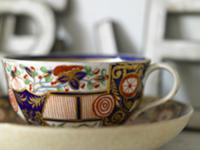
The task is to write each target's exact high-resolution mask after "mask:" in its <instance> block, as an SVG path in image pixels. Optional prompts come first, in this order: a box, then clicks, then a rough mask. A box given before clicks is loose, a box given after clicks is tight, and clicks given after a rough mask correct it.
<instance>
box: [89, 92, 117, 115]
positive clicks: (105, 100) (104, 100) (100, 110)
mask: <svg viewBox="0 0 200 150" xmlns="http://www.w3.org/2000/svg"><path fill="white" fill-rule="evenodd" d="M114 107H115V101H114V99H113V97H112V96H111V95H103V96H99V97H97V98H96V100H95V101H94V103H93V110H94V113H95V114H96V115H97V116H98V117H100V118H105V117H108V116H109V115H110V114H111V113H112V111H113V109H114Z"/></svg>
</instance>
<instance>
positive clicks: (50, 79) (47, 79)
mask: <svg viewBox="0 0 200 150" xmlns="http://www.w3.org/2000/svg"><path fill="white" fill-rule="evenodd" d="M52 80H53V77H52V76H47V77H46V78H45V81H46V82H51V81H52Z"/></svg>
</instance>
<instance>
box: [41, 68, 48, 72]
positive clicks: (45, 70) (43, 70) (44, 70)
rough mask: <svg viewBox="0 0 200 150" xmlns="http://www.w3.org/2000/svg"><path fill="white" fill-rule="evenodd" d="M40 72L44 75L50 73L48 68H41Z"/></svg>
mask: <svg viewBox="0 0 200 150" xmlns="http://www.w3.org/2000/svg"><path fill="white" fill-rule="evenodd" d="M40 70H41V71H42V72H43V73H47V72H48V70H47V68H46V67H41V68H40Z"/></svg>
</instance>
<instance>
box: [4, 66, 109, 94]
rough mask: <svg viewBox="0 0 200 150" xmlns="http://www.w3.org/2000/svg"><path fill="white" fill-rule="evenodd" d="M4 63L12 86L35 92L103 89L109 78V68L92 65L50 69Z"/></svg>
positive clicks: (16, 88)
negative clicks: (93, 66)
mask: <svg viewBox="0 0 200 150" xmlns="http://www.w3.org/2000/svg"><path fill="white" fill-rule="evenodd" d="M4 65H5V66H6V67H5V68H6V71H7V73H8V74H9V78H10V80H11V82H10V87H11V88H13V89H15V90H20V89H27V90H29V91H31V92H34V93H45V92H48V91H55V92H71V91H78V90H86V91H90V90H101V89H105V88H106V86H107V80H108V78H109V76H108V71H107V69H105V68H98V67H95V68H92V67H91V66H82V65H59V66H56V67H54V68H53V69H48V68H47V67H45V66H41V67H40V68H35V67H34V66H25V65H22V64H20V65H11V64H4Z"/></svg>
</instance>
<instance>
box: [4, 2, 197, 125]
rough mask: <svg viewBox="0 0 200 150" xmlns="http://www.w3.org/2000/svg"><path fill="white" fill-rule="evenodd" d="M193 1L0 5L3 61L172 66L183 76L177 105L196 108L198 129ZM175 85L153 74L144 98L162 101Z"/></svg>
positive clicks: (165, 76)
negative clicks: (96, 57)
mask: <svg viewBox="0 0 200 150" xmlns="http://www.w3.org/2000/svg"><path fill="white" fill-rule="evenodd" d="M192 1H193V2H191V0H163V1H160V0H123V1H122V0H121V1H119V0H118V1H117V0H0V56H1V57H3V56H5V55H22V54H29V55H48V54H71V53H73V54H80V53H81V54H118V53H130V54H136V55H142V56H146V57H149V58H151V59H152V62H168V63H170V64H171V65H172V66H174V67H175V68H176V69H177V70H178V72H179V73H180V76H181V81H182V86H181V90H180V91H179V93H178V94H177V96H176V99H177V100H180V101H185V102H189V103H192V105H193V106H194V107H195V110H196V114H198V115H196V119H194V120H196V121H199V123H196V124H199V125H200V113H199V112H200V102H199V100H198V98H199V97H198V96H199V94H198V93H199V92H198V91H199V89H200V85H199V84H200V77H199V76H200V71H199V67H200V66H199V62H200V61H199V60H200V51H199V50H200V42H199V41H200V30H199V26H200V13H199V12H200V1H197V0H192ZM1 74H2V80H1V84H0V88H1V95H7V90H6V89H7V87H6V82H5V80H4V77H3V69H2V68H1ZM171 84H172V80H171V77H170V75H169V74H167V73H164V72H161V73H155V74H154V76H152V78H151V79H150V81H149V82H148V85H147V87H146V90H145V93H147V94H150V95H154V96H158V95H159V96H162V95H164V94H166V93H167V92H168V90H169V89H170V86H171Z"/></svg>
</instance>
